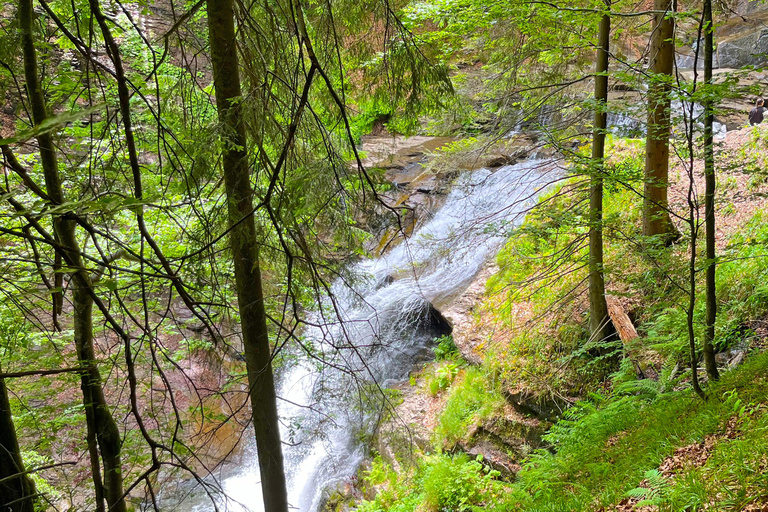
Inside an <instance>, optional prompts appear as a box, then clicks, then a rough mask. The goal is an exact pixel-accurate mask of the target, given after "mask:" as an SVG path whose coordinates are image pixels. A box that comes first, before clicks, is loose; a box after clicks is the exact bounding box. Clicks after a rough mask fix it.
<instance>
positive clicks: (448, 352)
mask: <svg viewBox="0 0 768 512" xmlns="http://www.w3.org/2000/svg"><path fill="white" fill-rule="evenodd" d="M435 343H436V344H437V346H436V347H435V348H434V351H435V359H436V360H438V361H442V360H445V359H455V358H456V357H457V356H458V355H459V349H458V347H457V346H456V343H455V342H454V341H453V336H451V335H450V334H447V335H445V336H440V337H439V338H435Z"/></svg>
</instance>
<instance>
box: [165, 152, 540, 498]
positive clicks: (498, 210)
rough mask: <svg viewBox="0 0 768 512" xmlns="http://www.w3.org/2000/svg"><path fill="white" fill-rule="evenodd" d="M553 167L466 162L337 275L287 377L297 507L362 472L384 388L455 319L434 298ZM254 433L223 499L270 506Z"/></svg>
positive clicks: (290, 472)
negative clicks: (421, 211)
mask: <svg viewBox="0 0 768 512" xmlns="http://www.w3.org/2000/svg"><path fill="white" fill-rule="evenodd" d="M552 168H553V166H552V164H551V162H549V161H543V160H531V161H526V162H522V163H518V164H516V165H513V166H506V167H501V168H499V169H497V170H496V171H493V172H492V171H489V170H485V169H481V170H478V171H474V172H471V173H465V174H464V175H463V176H462V177H460V178H459V179H458V181H457V183H456V184H455V185H454V186H453V188H452V191H451V192H450V193H449V195H448V197H447V198H446V201H445V203H444V205H443V207H442V208H440V209H439V210H438V211H437V212H436V213H435V214H434V215H433V216H432V218H431V219H430V220H429V221H427V222H426V223H425V224H424V225H423V226H422V227H421V229H419V230H418V231H417V232H416V233H414V235H413V236H412V237H411V238H410V240H409V242H408V243H403V244H401V245H399V246H398V247H396V248H395V249H393V250H392V251H391V252H389V253H388V254H386V255H384V256H382V257H380V258H378V259H370V260H364V261H362V262H359V263H357V264H356V265H355V267H354V268H353V269H352V270H353V272H352V274H353V275H355V276H357V278H356V279H355V282H354V283H349V282H344V281H343V280H342V279H338V280H337V281H336V282H335V283H334V284H333V286H332V290H331V297H332V300H331V299H329V300H328V301H327V303H326V304H325V305H324V307H323V308H322V310H321V311H318V312H316V313H315V314H314V318H312V319H311V320H312V323H314V324H316V325H317V326H316V327H310V328H307V329H306V330H305V332H304V333H303V339H305V340H306V342H307V344H309V345H311V346H312V347H313V350H314V353H313V355H314V357H307V356H304V357H300V358H298V359H297V360H296V361H295V362H292V363H291V364H290V366H289V368H288V369H287V370H285V371H284V373H283V374H282V375H281V376H280V384H279V394H280V396H281V398H282V399H283V400H282V401H281V403H280V413H281V417H282V418H283V420H284V425H283V429H282V435H283V439H284V441H286V443H289V444H286V445H285V452H284V454H285V463H286V475H287V481H288V492H289V500H290V503H291V505H292V506H293V507H295V508H296V509H297V510H299V511H302V512H315V511H316V510H318V508H319V507H320V506H321V505H322V502H323V500H324V499H325V497H326V496H327V493H328V492H329V490H333V489H336V488H338V487H339V486H343V485H344V484H345V483H350V482H351V481H352V480H353V479H354V476H355V474H356V473H357V470H358V468H359V466H360V464H361V463H362V461H363V459H364V456H365V443H364V442H362V440H363V439H364V438H365V437H366V436H369V435H370V434H371V433H372V431H373V429H374V428H375V424H376V421H377V419H378V418H379V413H380V412H381V410H382V409H383V408H384V407H385V406H386V404H387V401H386V396H387V395H386V393H383V392H382V388H383V387H386V386H387V384H388V383H390V382H392V381H400V380H403V379H405V378H407V376H408V373H409V372H410V371H411V370H412V368H413V366H414V364H417V363H420V362H424V361H425V360H428V359H429V358H430V356H431V350H430V344H431V342H432V340H433V339H434V338H435V336H437V335H440V334H445V333H447V332H449V330H450V326H449V325H447V322H446V321H445V319H444V318H443V317H442V315H440V313H439V312H438V311H437V310H436V309H435V307H442V306H445V305H447V304H449V303H450V301H451V300H453V299H454V298H455V297H456V296H458V295H459V294H461V293H462V292H463V291H464V290H465V289H466V287H467V286H468V285H469V283H470V282H471V281H472V279H473V278H474V277H475V275H476V274H477V273H478V271H479V270H480V269H481V267H482V266H483V265H484V264H485V263H486V261H488V259H489V258H491V257H493V256H494V255H495V253H496V252H497V250H498V249H499V247H500V246H501V244H502V243H503V242H504V240H505V236H504V235H505V234H506V233H508V230H509V227H510V226H511V225H513V224H514V223H516V222H517V221H519V220H521V219H522V216H523V215H524V211H525V209H526V208H527V207H529V206H530V205H531V203H532V202H533V201H534V200H535V197H536V195H537V193H538V191H539V190H540V189H541V188H542V187H543V186H544V184H545V183H546V181H547V172H548V171H551V170H552ZM329 319H333V320H329ZM320 361H322V362H320ZM374 383H378V385H376V384H374ZM379 385H380V386H381V387H379ZM246 439H247V440H248V441H246V446H245V448H244V450H243V453H242V454H241V463H240V464H239V465H238V466H237V467H234V468H233V467H230V468H228V469H225V470H223V471H222V472H221V473H220V474H219V475H218V478H219V482H220V483H221V486H222V490H223V494H224V495H226V498H223V499H222V500H221V501H220V502H219V503H218V506H219V509H220V510H221V509H224V510H227V511H230V512H235V511H237V512H241V511H254V512H255V511H261V510H262V503H261V490H260V486H259V485H258V482H259V481H260V478H259V468H258V463H257V460H256V453H255V452H256V450H255V447H254V444H255V443H254V442H253V441H252V437H251V435H250V434H249V433H246ZM195 494H198V495H199V494H201V493H199V492H197V493H195V492H193V493H191V496H188V497H187V499H186V500H184V501H182V502H181V503H179V504H178V505H177V507H176V508H177V509H183V510H194V511H196V512H202V511H208V510H213V505H212V504H211V503H210V501H208V499H207V498H205V497H203V496H194V495H195Z"/></svg>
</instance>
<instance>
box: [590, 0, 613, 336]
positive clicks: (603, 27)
mask: <svg viewBox="0 0 768 512" xmlns="http://www.w3.org/2000/svg"><path fill="white" fill-rule="evenodd" d="M605 5H606V8H607V9H610V8H611V2H610V0H605ZM610 34H611V17H610V13H608V12H606V13H605V14H603V17H602V18H601V20H600V33H599V36H598V38H599V41H598V49H597V58H596V65H595V101H596V103H597V105H596V107H595V121H594V128H593V133H592V172H591V177H590V184H589V331H590V335H591V337H592V339H593V340H595V341H598V342H599V341H602V340H606V339H608V338H610V337H612V336H613V335H614V333H615V330H614V328H613V323H611V319H610V317H609V316H608V304H607V303H606V301H605V278H604V275H603V225H602V224H603V172H604V169H603V164H604V158H605V130H606V127H607V112H606V108H607V103H608V50H609V47H608V45H609V41H610Z"/></svg>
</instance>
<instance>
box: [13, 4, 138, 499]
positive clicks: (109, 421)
mask: <svg viewBox="0 0 768 512" xmlns="http://www.w3.org/2000/svg"><path fill="white" fill-rule="evenodd" d="M33 16H34V12H33V9H32V0H20V2H19V25H20V28H21V31H22V45H23V52H24V76H25V80H26V88H27V94H28V96H29V102H30V105H31V107H32V118H33V122H34V124H35V125H36V126H38V125H40V124H41V123H42V122H43V121H44V120H45V119H46V118H47V117H48V112H47V108H46V102H45V97H44V95H43V91H42V87H41V84H40V81H39V78H38V74H37V55H36V51H35V46H34V37H33V32H32V20H33ZM37 144H38V146H39V149H40V161H41V164H42V168H43V175H44V179H45V187H46V193H47V194H48V196H49V197H50V198H51V200H52V201H53V202H55V203H57V204H63V203H64V194H63V192H62V187H61V178H60V176H59V165H58V161H57V157H56V150H55V148H54V145H53V138H52V136H51V134H50V133H44V134H41V135H39V136H38V137H37ZM53 225H54V232H55V234H56V236H57V238H58V239H59V240H60V242H61V245H62V246H63V247H65V248H66V249H65V256H66V257H65V258H64V259H65V260H66V261H67V264H68V266H69V267H70V269H71V270H70V271H69V275H70V280H71V284H70V286H71V288H72V303H73V306H74V311H73V327H74V339H75V348H76V351H77V357H78V360H79V364H80V365H81V366H82V370H81V372H80V387H81V389H82V392H83V405H84V406H85V415H86V422H87V429H88V438H87V440H88V444H89V453H90V456H91V458H92V459H93V457H94V456H95V455H96V450H95V448H94V446H93V442H92V441H93V437H94V435H95V438H96V440H97V442H98V447H99V450H100V452H101V460H102V463H103V466H104V482H103V484H102V482H101V475H99V474H98V473H99V472H98V467H99V465H98V462H94V461H93V460H91V468H92V476H93V480H94V486H95V488H96V495H97V497H98V496H99V495H100V494H101V493H102V485H103V495H104V497H105V498H106V500H107V506H108V508H109V510H110V512H125V511H126V504H125V499H124V497H123V478H122V464H121V461H120V446H121V439H120V432H119V430H118V428H117V424H116V423H115V420H114V418H113V417H112V414H111V412H110V410H109V407H108V406H107V402H106V399H105V397H104V392H103V390H102V387H101V375H100V373H99V369H98V367H97V365H96V357H95V350H94V346H93V316H92V311H93V299H92V298H91V291H92V282H91V277H90V275H89V274H88V271H87V270H86V268H85V267H84V265H83V260H82V257H81V255H80V246H79V244H78V242H77V236H76V233H75V224H74V222H73V221H72V220H68V219H66V217H65V215H56V216H54V218H53ZM63 256H64V255H63ZM97 508H98V510H103V503H102V502H97Z"/></svg>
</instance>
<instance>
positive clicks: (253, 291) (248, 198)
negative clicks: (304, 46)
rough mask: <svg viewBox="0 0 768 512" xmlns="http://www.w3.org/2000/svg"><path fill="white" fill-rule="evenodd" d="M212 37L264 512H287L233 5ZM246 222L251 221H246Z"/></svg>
mask: <svg viewBox="0 0 768 512" xmlns="http://www.w3.org/2000/svg"><path fill="white" fill-rule="evenodd" d="M207 6H208V34H209V40H210V46H211V61H212V64H213V80H214V86H215V89H216V106H217V109H218V111H219V122H220V124H221V127H222V128H221V129H222V138H223V139H225V143H224V144H223V146H224V148H225V149H224V150H223V155H222V159H223V168H224V182H225V187H226V191H227V207H228V214H229V224H230V227H231V233H230V244H231V246H232V257H233V259H234V266H235V281H236V286H237V299H238V306H239V309H240V321H241V325H242V331H243V347H244V351H245V361H246V366H247V370H248V384H249V386H250V398H251V407H252V409H253V425H254V429H255V434H256V446H257V449H258V454H259V469H260V472H261V486H262V492H263V495H264V509H265V510H268V511H269V512H287V511H288V497H287V492H286V485H285V471H284V468H283V453H282V445H281V441H280V429H279V423H278V415H277V400H276V395H275V382H274V376H273V374H272V358H271V349H270V344H269V332H268V330H267V321H266V311H265V309H264V296H263V292H262V285H261V270H260V268H259V254H258V240H257V236H256V226H255V223H254V219H253V215H252V209H253V198H252V196H253V191H252V189H251V183H250V175H249V166H248V152H247V150H246V147H247V139H246V134H245V124H244V121H243V115H242V109H241V106H240V101H241V99H242V93H241V90H240V75H239V64H238V57H237V42H236V39H235V26H234V6H233V0H207ZM244 217H247V218H246V219H245V220H243V218H244Z"/></svg>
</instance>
